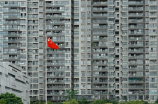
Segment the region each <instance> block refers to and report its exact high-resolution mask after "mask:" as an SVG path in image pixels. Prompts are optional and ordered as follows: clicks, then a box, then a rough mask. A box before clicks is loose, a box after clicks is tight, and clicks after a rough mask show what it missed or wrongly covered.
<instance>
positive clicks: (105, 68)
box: [93, 68, 108, 71]
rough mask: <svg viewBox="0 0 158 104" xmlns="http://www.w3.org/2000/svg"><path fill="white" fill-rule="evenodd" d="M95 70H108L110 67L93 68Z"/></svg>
mask: <svg viewBox="0 0 158 104" xmlns="http://www.w3.org/2000/svg"><path fill="white" fill-rule="evenodd" d="M93 71H108V68H93Z"/></svg>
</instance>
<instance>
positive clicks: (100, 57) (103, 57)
mask: <svg viewBox="0 0 158 104" xmlns="http://www.w3.org/2000/svg"><path fill="white" fill-rule="evenodd" d="M93 59H108V56H93Z"/></svg>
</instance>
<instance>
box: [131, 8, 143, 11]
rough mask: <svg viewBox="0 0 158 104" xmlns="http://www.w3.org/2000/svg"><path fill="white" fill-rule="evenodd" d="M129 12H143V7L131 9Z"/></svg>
mask: <svg viewBox="0 0 158 104" xmlns="http://www.w3.org/2000/svg"><path fill="white" fill-rule="evenodd" d="M128 10H129V11H143V10H144V9H143V7H129V8H128Z"/></svg>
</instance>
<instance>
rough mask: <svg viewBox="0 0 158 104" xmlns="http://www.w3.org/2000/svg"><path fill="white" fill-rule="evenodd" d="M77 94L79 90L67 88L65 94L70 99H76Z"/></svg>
mask: <svg viewBox="0 0 158 104" xmlns="http://www.w3.org/2000/svg"><path fill="white" fill-rule="evenodd" d="M76 94H77V91H74V90H71V89H67V90H66V94H65V98H66V99H68V100H71V99H75V95H76Z"/></svg>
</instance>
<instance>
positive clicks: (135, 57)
mask: <svg viewBox="0 0 158 104" xmlns="http://www.w3.org/2000/svg"><path fill="white" fill-rule="evenodd" d="M141 52H142V51H141ZM128 57H129V58H133V59H138V58H144V57H143V55H136V56H128Z"/></svg>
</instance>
